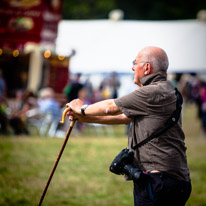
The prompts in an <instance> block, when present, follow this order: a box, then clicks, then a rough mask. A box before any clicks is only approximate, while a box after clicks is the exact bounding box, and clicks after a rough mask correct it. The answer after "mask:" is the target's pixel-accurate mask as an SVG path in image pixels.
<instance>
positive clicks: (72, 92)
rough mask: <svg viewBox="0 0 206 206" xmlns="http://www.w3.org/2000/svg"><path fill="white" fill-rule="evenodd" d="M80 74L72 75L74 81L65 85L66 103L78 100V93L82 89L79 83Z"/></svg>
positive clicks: (82, 86)
mask: <svg viewBox="0 0 206 206" xmlns="http://www.w3.org/2000/svg"><path fill="white" fill-rule="evenodd" d="M80 78H81V73H77V74H75V75H74V79H72V80H71V82H69V83H68V85H66V87H65V88H64V94H65V95H66V97H67V100H68V101H72V100H73V99H77V98H79V92H80V91H81V90H82V89H83V88H84V85H83V84H81V83H80Z"/></svg>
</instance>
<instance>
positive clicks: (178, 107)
mask: <svg viewBox="0 0 206 206" xmlns="http://www.w3.org/2000/svg"><path fill="white" fill-rule="evenodd" d="M175 93H176V96H177V102H176V110H175V111H174V112H173V114H172V115H171V116H170V118H169V119H168V120H167V121H166V123H165V125H164V127H162V128H160V129H159V130H158V131H155V132H154V133H152V135H150V136H149V137H147V138H146V139H144V140H143V141H141V142H140V143H138V144H136V145H135V146H134V147H132V149H137V148H138V147H141V146H142V145H144V144H146V143H148V142H149V141H151V140H152V139H154V138H157V137H159V136H160V135H161V134H163V133H164V132H166V130H168V129H169V128H171V127H172V126H173V125H174V124H176V123H177V122H178V120H179V118H180V114H181V110H182V103H183V98H182V95H181V93H180V92H179V91H178V89H177V88H175ZM134 137H135V138H136V135H135V130H134Z"/></svg>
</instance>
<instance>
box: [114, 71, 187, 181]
mask: <svg viewBox="0 0 206 206" xmlns="http://www.w3.org/2000/svg"><path fill="white" fill-rule="evenodd" d="M141 82H142V84H143V87H140V88H139V89H137V90H135V91H133V92H132V93H130V94H128V95H125V96H123V97H120V98H117V99H115V104H116V105H117V106H118V107H119V108H120V109H121V111H122V112H123V113H124V114H125V115H126V116H127V117H129V118H131V119H132V122H131V126H130V132H129V139H128V147H132V146H135V145H136V144H137V143H139V142H141V141H142V140H144V139H145V138H147V137H148V136H150V135H151V134H152V133H153V132H155V131H157V130H158V128H162V127H163V125H164V123H165V122H166V121H167V120H168V118H169V117H170V116H171V114H172V113H173V112H174V110H175V109H176V100H177V97H176V94H175V90H174V87H173V86H172V84H171V83H170V82H169V81H167V74H166V73H165V72H158V73H155V74H150V75H148V76H146V77H144V78H142V79H141ZM134 133H135V134H134ZM184 139H185V135H184V132H183V130H182V126H181V120H179V122H178V123H177V124H175V125H174V126H173V127H172V128H170V129H168V130H167V131H166V132H165V133H164V134H162V135H160V136H159V137H158V138H155V139H153V140H151V141H150V142H148V143H147V144H145V145H143V146H142V147H140V148H138V149H136V150H135V162H134V163H135V164H136V166H137V167H139V168H140V169H141V170H143V171H152V170H159V171H161V172H166V173H168V174H170V175H172V176H174V177H175V178H177V179H180V180H185V181H190V177H189V169H188V166H187V158H186V146H185V143H184Z"/></svg>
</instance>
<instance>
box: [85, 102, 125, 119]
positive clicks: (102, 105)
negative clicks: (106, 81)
mask: <svg viewBox="0 0 206 206" xmlns="http://www.w3.org/2000/svg"><path fill="white" fill-rule="evenodd" d="M85 113H86V116H105V115H106V116H107V115H118V114H121V113H122V112H121V110H119V108H118V107H117V105H116V104H115V103H114V100H113V99H108V100H103V101H100V102H97V103H94V104H91V105H89V106H88V107H87V108H86V111H85Z"/></svg>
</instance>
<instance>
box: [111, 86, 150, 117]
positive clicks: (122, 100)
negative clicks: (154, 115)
mask: <svg viewBox="0 0 206 206" xmlns="http://www.w3.org/2000/svg"><path fill="white" fill-rule="evenodd" d="M114 102H115V104H116V105H117V106H118V107H119V109H120V110H121V111H122V112H123V113H124V114H125V115H126V116H127V117H128V118H132V117H134V116H141V115H142V116H145V115H148V109H147V95H146V93H145V92H144V91H143V90H142V89H141V88H140V89H138V90H135V91H133V92H131V93H130V94H127V95H125V96H122V97H119V98H117V99H115V100H114Z"/></svg>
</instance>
